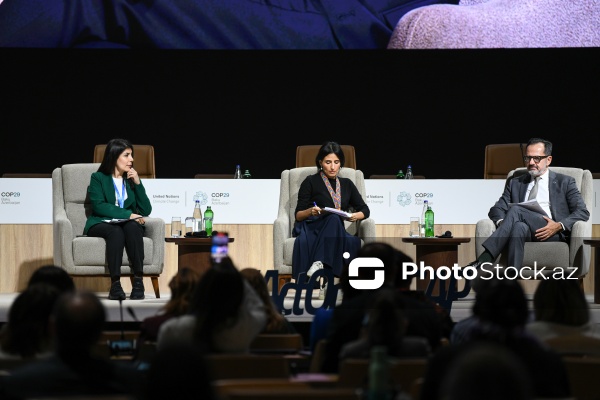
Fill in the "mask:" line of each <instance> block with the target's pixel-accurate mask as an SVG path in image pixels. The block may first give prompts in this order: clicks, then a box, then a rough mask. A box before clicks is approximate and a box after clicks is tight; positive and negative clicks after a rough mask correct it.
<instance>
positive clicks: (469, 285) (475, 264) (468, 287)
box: [461, 260, 483, 297]
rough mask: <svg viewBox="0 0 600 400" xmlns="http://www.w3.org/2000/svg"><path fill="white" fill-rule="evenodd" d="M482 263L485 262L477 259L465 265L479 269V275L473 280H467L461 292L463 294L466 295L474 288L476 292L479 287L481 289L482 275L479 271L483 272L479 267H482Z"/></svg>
mask: <svg viewBox="0 0 600 400" xmlns="http://www.w3.org/2000/svg"><path fill="white" fill-rule="evenodd" d="M481 264H483V262H482V261H479V260H475V261H472V262H470V263H469V264H467V265H465V267H473V268H475V269H476V270H477V276H475V278H473V279H472V280H471V281H467V282H466V284H465V288H464V290H463V291H462V292H461V294H462V295H464V296H466V295H467V294H468V293H469V291H470V290H471V289H473V291H474V292H477V289H479V287H480V286H481V277H480V276H479V273H480V272H481V271H479V267H481ZM464 296H463V297H464Z"/></svg>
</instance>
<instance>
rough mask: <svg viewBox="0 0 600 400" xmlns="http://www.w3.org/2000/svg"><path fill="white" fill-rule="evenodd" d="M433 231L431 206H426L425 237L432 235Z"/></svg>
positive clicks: (433, 234)
mask: <svg viewBox="0 0 600 400" xmlns="http://www.w3.org/2000/svg"><path fill="white" fill-rule="evenodd" d="M434 236H435V233H434V231H433V210H432V209H431V206H429V205H428V206H427V211H425V237H434Z"/></svg>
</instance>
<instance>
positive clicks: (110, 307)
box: [0, 290, 600, 331]
mask: <svg viewBox="0 0 600 400" xmlns="http://www.w3.org/2000/svg"><path fill="white" fill-rule="evenodd" d="M97 294H98V296H100V299H101V300H102V303H103V304H104V306H105V307H106V312H107V321H108V322H120V321H121V315H120V309H119V302H118V301H115V300H108V292H98V293H97ZM17 295H18V293H2V294H0V324H2V323H4V322H6V321H7V319H8V311H9V309H10V305H11V304H12V302H13V300H14V299H15V297H16V296H17ZM532 296H533V295H528V296H527V297H528V299H529V305H530V309H531V308H532ZM586 297H587V299H588V302H589V304H590V314H591V315H590V317H591V322H592V323H593V324H597V325H598V329H599V331H600V304H594V303H593V297H592V295H588V296H586ZM474 299H475V297H474V293H473V292H471V293H470V294H469V295H468V296H467V297H466V298H464V299H460V300H456V301H455V302H454V303H453V305H452V311H451V313H450V315H451V316H452V319H453V320H454V321H456V322H458V321H460V320H461V319H464V318H466V317H468V316H469V315H471V308H472V307H473V302H474ZM168 300H169V294H166V295H162V296H161V297H160V299H157V298H156V297H155V296H154V295H153V294H150V293H149V292H146V298H145V299H144V300H129V299H127V300H124V301H123V321H124V322H127V323H135V322H139V321H141V320H143V319H144V318H146V317H149V316H152V315H155V314H156V313H157V312H159V310H160V309H161V307H163V306H164V304H165V303H166V302H167V301H168ZM293 300H294V293H293V291H292V290H290V292H289V293H288V296H287V297H286V299H285V300H284V306H285V307H286V308H291V307H292V303H293ZM303 301H304V298H302V301H301V303H300V307H301V308H302V309H304V307H303ZM322 302H323V301H322V300H318V299H317V298H315V297H314V296H313V299H312V304H313V306H314V307H319V306H321V304H322ZM287 317H288V319H289V320H290V321H291V322H294V323H302V322H308V323H310V322H311V321H312V318H313V316H312V315H310V314H308V313H307V312H306V311H305V312H304V313H303V314H302V315H293V314H290V315H288V316H287Z"/></svg>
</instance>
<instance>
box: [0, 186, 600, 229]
mask: <svg viewBox="0 0 600 400" xmlns="http://www.w3.org/2000/svg"><path fill="white" fill-rule="evenodd" d="M279 185H280V180H279V179H248V180H244V179H144V186H145V187H146V192H147V193H148V196H149V197H150V201H151V202H152V214H151V216H152V217H158V218H162V219H163V220H164V221H165V222H166V223H170V221H171V217H176V216H179V217H181V218H182V220H183V219H185V217H188V216H191V215H192V212H193V209H194V201H195V200H196V199H198V200H200V203H201V205H202V211H203V212H204V210H206V206H207V205H210V206H211V207H212V209H213V210H214V213H215V223H216V224H272V223H273V221H275V218H276V217H277V209H278V207H279ZM365 185H366V190H367V198H366V199H365V201H366V202H367V204H369V208H370V209H371V216H372V218H373V219H374V220H375V223H376V224H382V225H385V224H408V223H409V221H410V217H420V216H421V211H422V208H423V200H429V203H430V204H431V206H432V209H433V211H434V212H435V223H436V224H446V225H461V224H475V223H477V221H478V220H479V219H482V218H485V217H487V214H488V211H489V209H490V207H491V206H492V205H493V204H494V203H495V202H496V201H497V200H498V198H499V197H500V194H501V193H502V190H503V187H504V180H503V179H413V180H402V179H400V180H397V179H389V180H387V179H367V180H366V181H365ZM599 191H600V180H594V198H596V193H598V192H599ZM593 208H594V210H593V223H594V224H598V223H600V210H599V208H600V207H599V206H598V205H597V204H596V203H595V202H594V204H593ZM51 223H52V179H50V178H0V224H51Z"/></svg>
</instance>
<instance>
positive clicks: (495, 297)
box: [471, 279, 529, 341]
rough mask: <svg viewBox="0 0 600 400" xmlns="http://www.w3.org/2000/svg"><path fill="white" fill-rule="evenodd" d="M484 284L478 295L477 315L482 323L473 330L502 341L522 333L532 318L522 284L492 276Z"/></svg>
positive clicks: (475, 311)
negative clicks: (530, 317)
mask: <svg viewBox="0 0 600 400" xmlns="http://www.w3.org/2000/svg"><path fill="white" fill-rule="evenodd" d="M484 287H485V290H479V291H478V292H477V294H476V296H475V303H474V305H473V315H474V316H476V317H477V318H478V319H479V321H480V324H479V325H478V326H477V327H476V328H475V329H474V330H473V331H472V332H471V333H472V334H473V335H475V337H477V336H480V337H488V338H490V339H498V340H500V341H504V340H509V339H510V338H511V337H512V336H514V335H521V334H522V333H523V331H524V328H525V324H526V323H527V320H528V318H529V310H528V307H527V298H526V297H525V292H524V291H523V287H522V286H521V284H520V283H519V282H518V281H517V280H514V279H490V280H489V281H487V282H486V283H485V285H484Z"/></svg>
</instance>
